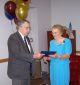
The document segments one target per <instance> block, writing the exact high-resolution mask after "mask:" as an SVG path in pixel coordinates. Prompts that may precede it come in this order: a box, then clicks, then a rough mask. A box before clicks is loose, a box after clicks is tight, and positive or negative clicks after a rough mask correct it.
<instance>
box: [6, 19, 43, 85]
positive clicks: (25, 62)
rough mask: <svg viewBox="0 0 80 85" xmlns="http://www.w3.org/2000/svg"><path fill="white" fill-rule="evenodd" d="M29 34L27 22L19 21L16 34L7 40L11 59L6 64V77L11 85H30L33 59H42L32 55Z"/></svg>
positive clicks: (38, 54)
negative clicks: (9, 79) (10, 80)
mask: <svg viewBox="0 0 80 85" xmlns="http://www.w3.org/2000/svg"><path fill="white" fill-rule="evenodd" d="M29 32H30V23H29V21H27V20H24V21H20V22H18V25H17V32H15V33H14V34H11V35H10V37H9V39H8V51H9V58H10V59H13V61H9V62H8V76H9V78H11V79H12V85H30V73H31V74H32V76H33V75H34V59H35V58H38V59H39V58H41V57H42V54H40V53H36V54H34V53H33V50H32V47H31V44H30V40H29V38H28V34H29Z"/></svg>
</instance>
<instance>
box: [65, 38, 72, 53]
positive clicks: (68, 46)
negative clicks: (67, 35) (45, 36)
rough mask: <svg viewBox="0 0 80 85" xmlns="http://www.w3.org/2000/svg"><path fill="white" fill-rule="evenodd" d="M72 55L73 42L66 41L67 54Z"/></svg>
mask: <svg viewBox="0 0 80 85" xmlns="http://www.w3.org/2000/svg"><path fill="white" fill-rule="evenodd" d="M71 53H72V44H71V40H70V39H67V40H66V41H65V54H71Z"/></svg>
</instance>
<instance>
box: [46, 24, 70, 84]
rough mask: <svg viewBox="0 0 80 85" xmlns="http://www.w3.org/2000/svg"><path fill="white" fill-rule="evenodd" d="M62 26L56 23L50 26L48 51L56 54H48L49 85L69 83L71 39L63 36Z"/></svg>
mask: <svg viewBox="0 0 80 85" xmlns="http://www.w3.org/2000/svg"><path fill="white" fill-rule="evenodd" d="M63 33H64V27H63V26H62V25H59V24H56V25H54V26H53V27H52V35H53V37H54V39H53V40H51V41H50V51H56V54H54V55H49V56H50V57H49V58H46V59H50V81H51V85H69V82H70V67H69V63H70V61H69V57H70V54H71V52H72V45H71V41H70V39H68V38H65V37H63V36H62V35H63Z"/></svg>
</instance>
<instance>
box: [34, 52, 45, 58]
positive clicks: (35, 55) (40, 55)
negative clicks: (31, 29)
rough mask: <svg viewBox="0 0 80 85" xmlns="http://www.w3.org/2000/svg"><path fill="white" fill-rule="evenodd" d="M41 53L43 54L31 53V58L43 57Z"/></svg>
mask: <svg viewBox="0 0 80 85" xmlns="http://www.w3.org/2000/svg"><path fill="white" fill-rule="evenodd" d="M43 55H44V54H41V53H35V54H34V55H33V58H34V59H41V58H42V57H43Z"/></svg>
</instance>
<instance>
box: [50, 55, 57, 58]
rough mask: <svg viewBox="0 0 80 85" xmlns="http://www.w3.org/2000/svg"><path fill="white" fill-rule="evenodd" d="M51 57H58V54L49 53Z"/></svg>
mask: <svg viewBox="0 0 80 85" xmlns="http://www.w3.org/2000/svg"><path fill="white" fill-rule="evenodd" d="M49 56H50V57H51V58H58V55H57V54H53V55H49Z"/></svg>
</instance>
